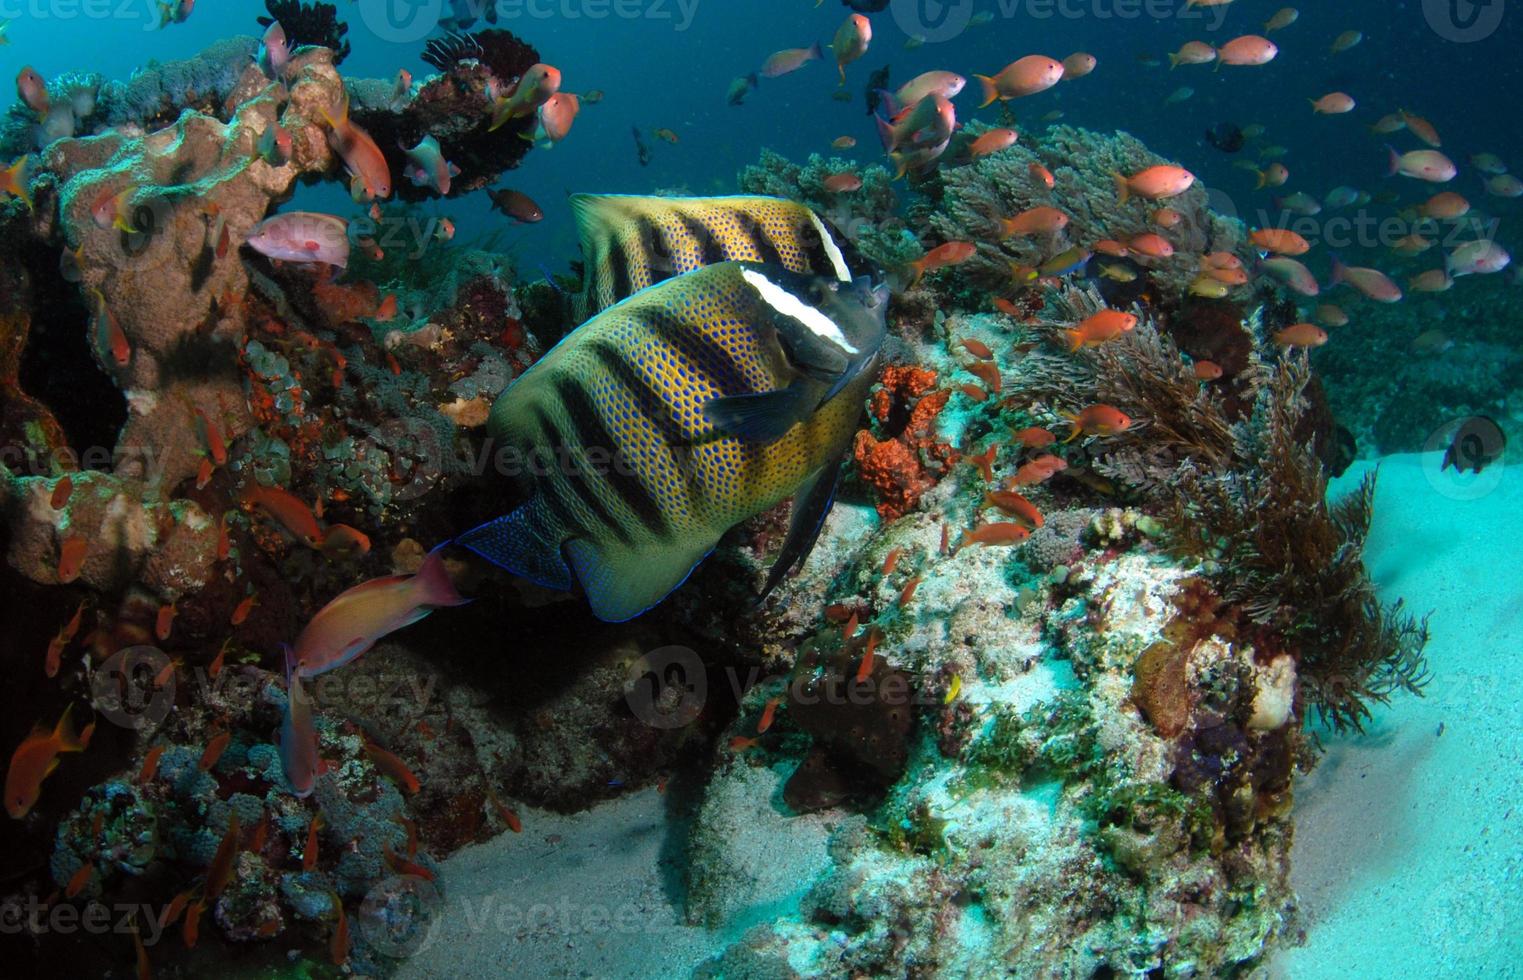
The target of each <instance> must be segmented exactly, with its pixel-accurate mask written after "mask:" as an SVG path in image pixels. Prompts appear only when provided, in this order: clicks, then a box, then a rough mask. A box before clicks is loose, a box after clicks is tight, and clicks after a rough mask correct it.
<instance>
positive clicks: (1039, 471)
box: [1009, 456, 1068, 487]
mask: <svg viewBox="0 0 1523 980" xmlns="http://www.w3.org/2000/svg"><path fill="white" fill-rule="evenodd" d="M1066 469H1068V463H1067V461H1065V460H1064V459H1063V458H1062V457H1060V456H1038V457H1037V458H1036V459H1033V460H1032V461H1031V462H1029V463H1026V464H1024V465H1022V466H1021V468H1020V469H1018V470H1016V471H1015V476H1013V477H1011V478H1010V480H1009V486H1011V487H1027V486H1031V485H1032V484H1036V483H1043V482H1045V481H1047V480H1049V479H1051V478H1052V476H1053V474H1054V473H1058V472H1060V471H1062V470H1066Z"/></svg>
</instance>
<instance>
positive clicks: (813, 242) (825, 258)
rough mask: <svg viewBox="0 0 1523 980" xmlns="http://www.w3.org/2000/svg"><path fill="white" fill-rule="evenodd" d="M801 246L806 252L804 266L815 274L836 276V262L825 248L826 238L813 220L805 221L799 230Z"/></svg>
mask: <svg viewBox="0 0 1523 980" xmlns="http://www.w3.org/2000/svg"><path fill="white" fill-rule="evenodd" d="M798 238H799V248H800V249H801V250H803V253H804V267H805V269H807V270H808V271H809V272H812V273H814V274H815V275H825V276H831V277H832V278H834V277H835V264H834V263H832V262H831V261H830V253H829V252H827V251H826V250H825V239H824V237H823V236H822V235H821V234H820V230H819V229H818V228H816V227H815V226H814V222H813V221H805V222H804V223H803V225H802V226H801V227H800V228H799V232H798Z"/></svg>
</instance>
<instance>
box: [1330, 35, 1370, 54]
mask: <svg viewBox="0 0 1523 980" xmlns="http://www.w3.org/2000/svg"><path fill="white" fill-rule="evenodd" d="M1363 40H1364V34H1362V33H1361V32H1359V31H1344V32H1343V33H1342V34H1339V35H1338V36H1337V37H1335V38H1333V43H1332V46H1331V47H1329V48H1328V50H1329V51H1330V52H1331V53H1333V54H1338V53H1340V52H1343V51H1347V50H1348V49H1349V48H1352V47H1353V46H1354V45H1356V44H1358V43H1359V42H1360V41H1363Z"/></svg>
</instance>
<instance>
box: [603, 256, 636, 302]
mask: <svg viewBox="0 0 1523 980" xmlns="http://www.w3.org/2000/svg"><path fill="white" fill-rule="evenodd" d="M608 276H609V279H610V280H611V283H610V285H611V286H612V287H613V293H612V295H611V296H610V302H613V303H617V302H618V301H619V300H621V299H623V298H625V297H626V296H628V295H629V294H630V293H631V292H632V289H631V288H630V279H629V256H627V255H625V254H624V250H623V249H622V248H620V247H619V246H618V245H617V244H615V245H613V246H611V247H610V248H609V249H608Z"/></svg>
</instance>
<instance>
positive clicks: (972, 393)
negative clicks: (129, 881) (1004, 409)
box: [957, 385, 989, 402]
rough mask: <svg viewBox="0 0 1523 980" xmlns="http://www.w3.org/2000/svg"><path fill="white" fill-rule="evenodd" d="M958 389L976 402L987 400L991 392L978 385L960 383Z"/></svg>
mask: <svg viewBox="0 0 1523 980" xmlns="http://www.w3.org/2000/svg"><path fill="white" fill-rule="evenodd" d="M957 390H958V391H960V392H962V393H963V394H964V395H967V396H968V397H969V398H971V399H972V400H973V401H975V402H982V401H987V400H988V398H989V393H988V392H987V391H985V390H984V389H982V388H980V387H979V386H978V385H958V386H957Z"/></svg>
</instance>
